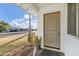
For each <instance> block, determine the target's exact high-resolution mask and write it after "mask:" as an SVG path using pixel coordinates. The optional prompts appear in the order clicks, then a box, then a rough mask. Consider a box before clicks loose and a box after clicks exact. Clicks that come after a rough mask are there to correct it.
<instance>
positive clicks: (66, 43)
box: [38, 4, 79, 56]
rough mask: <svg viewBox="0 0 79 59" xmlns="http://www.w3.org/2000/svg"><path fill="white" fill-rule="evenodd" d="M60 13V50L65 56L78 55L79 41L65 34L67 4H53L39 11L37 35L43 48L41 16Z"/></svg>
mask: <svg viewBox="0 0 79 59" xmlns="http://www.w3.org/2000/svg"><path fill="white" fill-rule="evenodd" d="M56 11H60V13H61V15H60V50H61V51H62V52H64V53H65V55H66V56H67V55H68V56H73V55H79V39H78V38H77V37H75V36H72V35H69V34H67V4H55V5H51V6H49V7H43V8H41V9H40V11H39V20H38V35H39V36H41V37H42V39H43V40H42V48H43V47H44V31H43V28H44V27H43V14H46V13H51V12H56Z"/></svg>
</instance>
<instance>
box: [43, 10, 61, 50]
mask: <svg viewBox="0 0 79 59" xmlns="http://www.w3.org/2000/svg"><path fill="white" fill-rule="evenodd" d="M53 13H59V14H60V11H56V12H51V13H47V14H43V26H44V27H43V32H44V34H43V35H44V47H48V48H54V49H58V50H60V48H57V47H51V46H46V45H45V15H48V14H53ZM59 18H60V15H59ZM59 20H60V19H59ZM60 21H61V20H60ZM59 28H60V23H59ZM59 31H60V29H59ZM60 33H61V32H60ZM60 33H59V35H60ZM59 47H60V36H59Z"/></svg>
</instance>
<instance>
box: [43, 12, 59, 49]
mask: <svg viewBox="0 0 79 59" xmlns="http://www.w3.org/2000/svg"><path fill="white" fill-rule="evenodd" d="M44 36H45V46H48V47H53V48H60V39H59V37H60V12H54V13H49V14H45V15H44Z"/></svg>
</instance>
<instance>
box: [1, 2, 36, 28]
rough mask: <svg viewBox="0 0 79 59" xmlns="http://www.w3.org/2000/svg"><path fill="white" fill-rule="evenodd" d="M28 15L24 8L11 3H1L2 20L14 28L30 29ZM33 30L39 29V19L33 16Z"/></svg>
mask: <svg viewBox="0 0 79 59" xmlns="http://www.w3.org/2000/svg"><path fill="white" fill-rule="evenodd" d="M28 18H29V17H28V13H27V12H26V11H24V10H23V9H22V8H20V7H17V6H16V5H15V4H11V3H5V4H3V3H0V20H3V21H5V22H7V23H9V24H10V25H11V26H13V27H18V28H28V26H29V24H28V23H29V21H28ZM31 23H32V28H37V17H36V16H34V15H32V21H31Z"/></svg>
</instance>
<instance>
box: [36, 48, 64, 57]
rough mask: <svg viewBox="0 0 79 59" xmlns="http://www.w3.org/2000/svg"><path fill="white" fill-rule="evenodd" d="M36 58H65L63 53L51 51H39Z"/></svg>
mask: <svg viewBox="0 0 79 59" xmlns="http://www.w3.org/2000/svg"><path fill="white" fill-rule="evenodd" d="M36 56H65V55H64V53H62V52H57V51H51V50H48V49H41V50H38V51H37V53H36Z"/></svg>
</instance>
